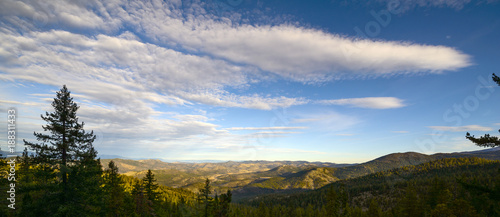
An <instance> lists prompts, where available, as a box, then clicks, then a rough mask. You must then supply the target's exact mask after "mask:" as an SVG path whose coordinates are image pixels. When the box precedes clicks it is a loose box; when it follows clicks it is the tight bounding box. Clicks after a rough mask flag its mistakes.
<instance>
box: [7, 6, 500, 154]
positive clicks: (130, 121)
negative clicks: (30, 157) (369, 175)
mask: <svg viewBox="0 0 500 217" xmlns="http://www.w3.org/2000/svg"><path fill="white" fill-rule="evenodd" d="M498 11H500V3H499V2H498V1H468V0H443V1H431V0H419V1H412V0H378V1H314V2H306V1H253V0H226V1H223V0H217V1H202V2H199V1H129V2H122V1H114V0H106V1H102V2H101V1H86V2H78V1H50V3H48V2H47V3H42V2H38V1H13V0H6V1H1V2H0V41H1V45H0V83H1V86H0V112H3V113H5V114H7V109H8V108H11V107H13V108H16V109H17V111H18V122H17V135H18V138H19V139H18V142H19V145H18V147H17V148H18V150H22V149H23V146H22V144H21V141H22V140H21V139H27V140H33V139H34V137H33V136H32V133H33V132H34V131H36V132H40V131H42V128H41V125H43V124H44V123H43V122H42V120H41V119H40V114H42V113H45V111H51V108H50V102H51V101H52V98H53V97H54V96H55V91H57V90H59V89H60V88H61V87H62V85H63V84H66V85H67V87H68V88H69V90H70V91H71V92H72V94H73V97H74V99H75V101H76V102H77V103H78V104H79V105H80V110H79V111H78V114H79V117H80V121H84V122H85V123H86V129H87V130H94V132H95V134H96V135H97V136H98V139H97V140H96V141H95V143H94V145H95V147H96V148H97V150H98V152H99V153H100V154H105V155H120V156H123V157H130V158H161V159H165V160H203V159H215V160H307V161H328V162H336V163H353V162H363V161H368V160H371V159H374V158H376V157H379V156H381V155H385V154H389V153H393V152H407V151H416V152H421V153H427V154H431V153H437V152H457V151H469V150H477V149H480V148H478V147H476V146H474V145H473V144H471V143H470V142H468V141H466V140H465V133H466V132H471V133H472V134H475V135H482V134H485V133H491V134H496V133H497V129H498V128H500V120H499V119H498V107H499V106H500V105H499V103H498V102H499V99H500V91H499V87H497V86H496V85H495V84H494V83H493V82H492V81H491V74H492V73H495V72H496V73H498V74H500V72H499V71H498V69H499V67H498V58H499V57H500V43H499V38H500V15H499V14H498ZM2 117H3V118H4V122H5V123H6V118H5V117H6V115H3V116H2ZM0 133H2V134H4V135H6V132H5V128H0ZM2 139H3V140H4V141H5V138H3V137H2ZM2 144H6V143H5V142H3V143H2ZM1 148H2V149H3V150H5V149H6V146H5V145H2V146H1Z"/></svg>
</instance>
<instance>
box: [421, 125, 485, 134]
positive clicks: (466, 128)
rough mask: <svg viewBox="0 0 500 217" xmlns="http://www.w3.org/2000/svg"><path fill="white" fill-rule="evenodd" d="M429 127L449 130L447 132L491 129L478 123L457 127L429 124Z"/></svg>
mask: <svg viewBox="0 0 500 217" xmlns="http://www.w3.org/2000/svg"><path fill="white" fill-rule="evenodd" d="M429 128H431V129H434V130H439V131H449V132H466V131H492V130H493V128H491V127H483V126H479V125H467V126H458V127H449V126H429Z"/></svg>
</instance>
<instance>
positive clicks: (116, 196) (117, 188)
mask: <svg viewBox="0 0 500 217" xmlns="http://www.w3.org/2000/svg"><path fill="white" fill-rule="evenodd" d="M104 177H105V178H104V192H105V195H106V200H105V202H106V216H121V215H123V214H124V206H125V188H124V187H123V184H124V182H123V180H122V178H121V177H120V175H119V174H118V167H117V166H116V165H115V162H114V161H110V162H109V164H108V169H106V170H105V172H104Z"/></svg>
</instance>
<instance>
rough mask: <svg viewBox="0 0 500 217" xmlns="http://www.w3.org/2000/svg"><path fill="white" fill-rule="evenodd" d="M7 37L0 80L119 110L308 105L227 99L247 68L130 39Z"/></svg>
mask: <svg viewBox="0 0 500 217" xmlns="http://www.w3.org/2000/svg"><path fill="white" fill-rule="evenodd" d="M3 30H5V29H3ZM7 32H8V31H4V32H0V39H1V40H2V41H3V42H4V44H3V46H4V50H5V52H3V56H4V59H5V60H7V61H6V62H5V65H4V66H2V67H0V70H2V71H4V72H7V73H8V74H1V75H0V78H3V79H6V80H15V79H20V80H26V81H32V82H37V83H42V84H49V85H54V86H61V84H67V85H68V86H69V87H70V88H71V90H73V91H74V92H78V93H81V94H84V95H85V96H86V97H88V98H89V99H91V100H97V101H101V102H105V103H110V104H119V105H124V104H130V103H129V102H130V100H132V101H136V102H137V101H149V102H153V103H161V104H169V105H173V104H185V103H189V101H194V102H200V103H203V104H208V105H216V106H223V107H243V108H253V109H264V110H269V109H273V108H279V107H289V106H292V105H300V104H304V103H306V102H307V101H306V100H305V99H301V98H288V97H282V96H281V97H274V98H269V97H262V96H259V95H255V94H254V95H249V96H241V95H235V94H232V93H229V92H227V91H225V90H223V88H224V87H227V86H230V87H235V88H238V87H239V86H244V85H247V83H248V82H249V81H248V79H247V77H246V73H245V70H246V69H245V68H242V67H239V66H234V65H230V64H228V63H227V62H225V61H222V60H214V59H211V58H208V57H199V56H194V55H189V54H183V53H180V52H177V51H173V50H171V49H166V48H162V47H159V46H156V45H153V44H147V43H142V42H139V41H136V40H133V39H125V38H120V37H110V36H105V35H97V36H96V37H95V38H91V37H86V36H83V35H79V34H74V33H70V32H67V31H59V30H57V31H56V30H53V31H50V32H31V33H29V34H26V35H17V34H15V33H12V32H10V34H7ZM0 55H2V53H1V52H0ZM18 56H21V58H16V57H18ZM9 66H10V67H9ZM15 66H23V67H24V68H23V69H22V70H21V69H20V68H18V67H15ZM102 93H107V94H102ZM139 104H142V103H139ZM134 107H135V106H134Z"/></svg>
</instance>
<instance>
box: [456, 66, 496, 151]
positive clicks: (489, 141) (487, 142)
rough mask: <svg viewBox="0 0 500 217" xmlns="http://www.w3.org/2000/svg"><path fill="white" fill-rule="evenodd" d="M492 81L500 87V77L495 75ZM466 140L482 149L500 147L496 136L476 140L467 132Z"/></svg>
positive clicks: (487, 135) (486, 135)
mask: <svg viewBox="0 0 500 217" xmlns="http://www.w3.org/2000/svg"><path fill="white" fill-rule="evenodd" d="M492 79H493V81H494V82H495V83H497V84H498V86H500V77H498V76H496V75H495V74H494V73H493V76H492ZM498 132H500V130H498ZM465 138H467V139H468V140H470V141H472V142H473V143H474V144H476V145H477V146H481V147H497V146H500V138H499V137H496V136H490V134H485V135H484V136H481V137H479V138H476V137H474V135H472V136H471V135H470V133H469V132H467V134H466V135H465Z"/></svg>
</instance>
